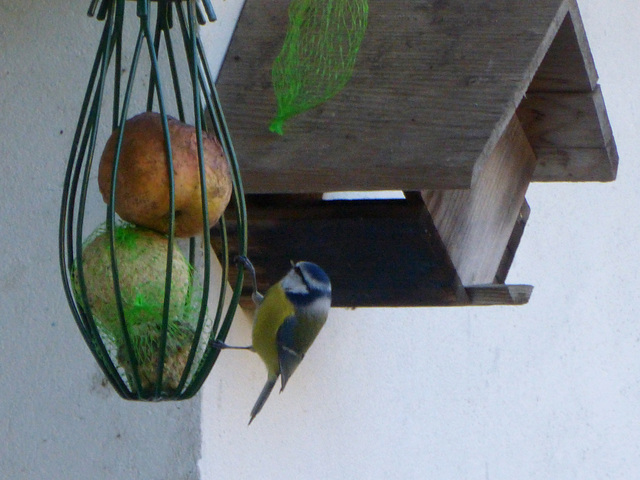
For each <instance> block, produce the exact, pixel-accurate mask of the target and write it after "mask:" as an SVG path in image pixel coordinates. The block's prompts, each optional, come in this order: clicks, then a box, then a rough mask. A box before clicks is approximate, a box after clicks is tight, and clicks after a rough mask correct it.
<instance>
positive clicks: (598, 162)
mask: <svg viewBox="0 0 640 480" xmlns="http://www.w3.org/2000/svg"><path fill="white" fill-rule="evenodd" d="M518 118H519V119H520V121H521V122H522V125H523V128H524V130H525V132H526V135H527V138H528V139H529V142H530V143H531V146H532V148H533V150H534V152H535V153H536V156H537V157H538V162H539V163H538V167H537V168H536V171H535V174H534V181H559V180H563V181H585V180H589V181H611V180H614V179H615V178H616V173H617V169H618V153H617V150H616V145H615V141H614V138H613V132H612V130H611V126H610V124H609V120H608V117H607V113H606V109H605V105H604V99H603V97H602V91H601V90H600V87H599V86H596V88H595V89H594V90H593V91H592V92H591V91H590V92H587V93H563V92H561V93H556V92H544V93H529V94H527V97H526V98H525V99H523V100H522V102H521V104H520V106H519V107H518Z"/></svg>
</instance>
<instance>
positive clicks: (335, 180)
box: [218, 0, 617, 193]
mask: <svg viewBox="0 0 640 480" xmlns="http://www.w3.org/2000/svg"><path fill="white" fill-rule="evenodd" d="M288 5H289V0H269V1H264V2H262V1H247V2H246V3H245V7H244V9H243V11H242V14H241V16H240V19H239V22H238V25H237V27H236V32H235V34H234V37H233V40H232V42H231V45H230V47H229V51H228V53H227V55H226V59H225V61H224V64H223V66H222V69H221V72H220V75H219V79H218V88H219V94H220V97H221V100H222V103H223V105H224V106H225V115H226V118H227V121H228V124H229V127H230V130H231V134H232V137H233V141H234V145H235V148H236V150H237V153H238V157H239V162H240V166H241V169H242V175H243V182H244V185H245V190H246V192H247V193H304V192H326V191H344V190H379V189H383V190H389V189H397V190H405V191H407V190H414V191H415V190H439V189H452V188H469V187H470V186H471V185H472V183H473V181H474V171H475V169H476V168H477V167H476V166H477V165H478V164H482V162H483V160H484V159H485V158H486V157H487V156H488V155H490V154H491V152H492V151H493V149H494V147H495V145H496V143H497V142H498V140H499V138H500V137H501V136H502V134H503V132H504V130H505V128H506V127H507V125H508V123H509V122H510V121H511V119H512V118H513V115H514V113H517V116H518V118H519V119H520V121H521V123H522V126H523V128H524V132H525V135H526V136H527V138H528V140H529V142H530V144H531V147H532V148H533V151H534V153H535V154H536V157H537V166H536V169H535V172H534V174H533V180H534V181H537V180H542V181H609V180H613V179H614V178H615V175H616V169H617V154H616V150H615V144H614V141H613V137H612V134H611V129H610V126H609V122H608V119H607V116H606V111H605V108H604V102H603V100H602V94H601V91H600V89H599V87H598V85H597V74H596V70H595V68H594V64H593V59H592V57H591V54H590V52H589V48H588V44H587V40H586V36H585V33H584V28H583V25H582V22H581V19H580V15H579V13H578V8H577V5H576V2H575V0H535V1H534V0H532V1H529V2H513V1H511V0H491V1H486V0H448V1H442V0H394V1H383V0H369V8H370V13H369V26H368V30H367V33H366V36H365V40H364V42H363V44H362V47H361V50H360V53H359V57H358V61H357V64H356V71H355V74H354V77H353V78H352V79H351V81H350V82H349V83H348V85H347V86H346V87H345V89H344V90H343V91H342V92H341V93H339V94H338V95H337V96H336V97H334V98H333V99H331V100H329V101H328V102H326V103H325V104H324V105H322V106H321V107H319V108H317V109H314V110H312V111H310V112H307V113H304V114H302V115H299V116H298V117H294V118H293V119H291V120H290V121H289V122H288V123H287V124H286V125H285V135H284V136H278V135H276V134H273V133H271V132H270V131H269V130H268V125H269V123H270V120H271V119H272V118H273V116H274V114H275V111H276V106H275V96H274V93H273V88H272V85H271V74H270V71H271V65H272V62H273V59H274V58H275V56H276V55H277V54H278V52H279V49H280V48H281V46H282V42H283V39H284V35H285V32H286V28H287V7H288Z"/></svg>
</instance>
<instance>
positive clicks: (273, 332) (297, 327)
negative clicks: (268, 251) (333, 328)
mask: <svg viewBox="0 0 640 480" xmlns="http://www.w3.org/2000/svg"><path fill="white" fill-rule="evenodd" d="M237 261H239V262H241V263H243V264H244V266H245V267H246V269H247V270H248V271H249V273H250V274H251V276H252V280H253V294H252V299H253V301H254V302H255V303H256V307H257V308H256V312H255V316H254V321H253V330H252V335H251V336H252V338H251V340H252V344H251V349H252V350H253V351H254V352H256V353H257V354H258V355H259V356H260V358H261V359H262V361H263V362H264V364H265V366H266V368H267V381H266V383H265V384H264V387H263V388H262V391H261V392H260V395H259V396H258V400H257V401H256V403H255V405H254V406H253V409H252V410H251V415H250V419H249V424H251V422H252V421H253V419H254V418H255V417H256V415H258V413H259V412H260V410H262V407H263V406H264V404H265V402H266V401H267V399H268V398H269V395H270V394H271V392H272V390H273V388H274V386H275V385H276V382H277V380H278V378H279V377H280V381H281V385H280V392H282V391H283V390H284V388H285V386H286V385H287V382H288V381H289V379H290V378H291V375H293V372H294V371H295V370H296V368H297V367H298V365H300V362H301V361H302V359H303V358H304V355H305V353H307V350H308V349H309V347H310V346H311V344H312V343H313V341H314V340H315V339H316V337H317V336H318V333H319V332H320V330H321V329H322V327H323V326H324V324H325V322H326V320H327V316H328V314H329V309H330V308H331V281H330V280H329V276H328V275H327V274H326V273H325V271H324V270H323V269H322V268H320V267H319V266H318V265H316V264H315V263H312V262H307V261H300V262H297V263H294V262H291V268H290V270H289V271H288V272H287V274H286V275H285V276H284V277H283V278H282V279H281V280H280V281H279V282H277V283H275V284H274V285H272V286H271V287H270V288H269V289H268V290H267V292H266V293H265V294H264V295H262V294H260V293H259V292H258V288H257V281H256V274H255V269H254V267H253V265H252V263H251V262H250V261H249V259H248V258H247V257H244V256H239V257H238V258H237Z"/></svg>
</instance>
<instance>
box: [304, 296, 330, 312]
mask: <svg viewBox="0 0 640 480" xmlns="http://www.w3.org/2000/svg"><path fill="white" fill-rule="evenodd" d="M329 308H331V299H330V298H327V297H323V298H319V299H318V300H316V301H315V302H313V303H312V304H311V305H310V306H309V309H310V310H311V312H312V315H318V316H320V315H326V314H327V312H328V311H329Z"/></svg>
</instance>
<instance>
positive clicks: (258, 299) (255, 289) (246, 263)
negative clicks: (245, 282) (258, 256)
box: [235, 255, 264, 307]
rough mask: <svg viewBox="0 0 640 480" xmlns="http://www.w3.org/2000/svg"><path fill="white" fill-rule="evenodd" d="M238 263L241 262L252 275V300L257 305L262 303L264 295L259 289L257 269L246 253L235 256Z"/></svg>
mask: <svg viewBox="0 0 640 480" xmlns="http://www.w3.org/2000/svg"><path fill="white" fill-rule="evenodd" d="M235 262H236V263H241V264H242V265H243V266H244V268H246V269H247V270H248V271H249V274H250V275H251V281H252V283H253V293H252V294H251V300H253V303H255V304H256V307H257V306H259V305H260V304H261V303H262V299H263V298H264V296H263V295H262V294H261V293H260V292H259V291H258V280H257V279H256V269H255V268H254V267H253V264H252V263H251V261H250V260H249V259H248V258H247V257H245V256H244V255H238V256H237V257H236V258H235Z"/></svg>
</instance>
